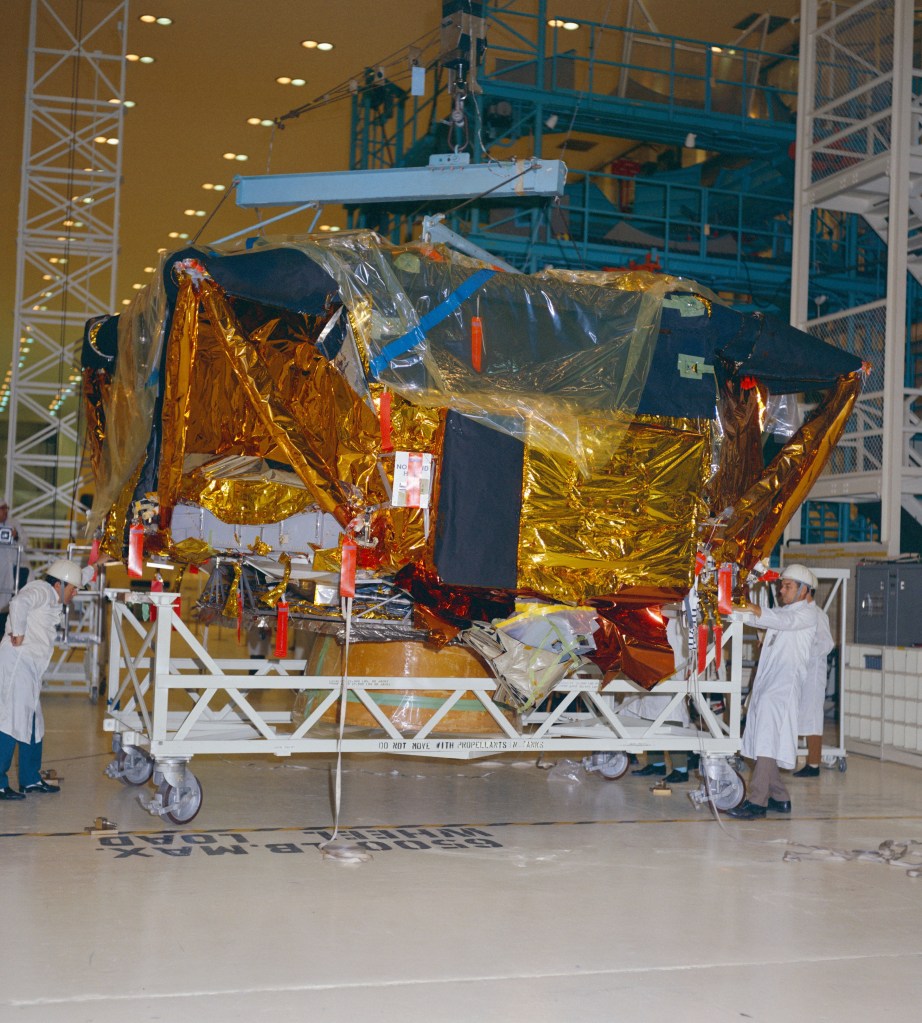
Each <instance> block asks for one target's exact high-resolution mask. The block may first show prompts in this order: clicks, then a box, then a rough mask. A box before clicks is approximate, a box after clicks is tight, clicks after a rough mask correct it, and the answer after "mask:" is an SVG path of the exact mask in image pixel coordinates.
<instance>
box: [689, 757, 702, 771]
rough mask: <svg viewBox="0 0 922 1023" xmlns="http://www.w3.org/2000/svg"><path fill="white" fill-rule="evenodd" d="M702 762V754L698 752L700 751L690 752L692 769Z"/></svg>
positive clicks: (690, 767) (690, 766)
mask: <svg viewBox="0 0 922 1023" xmlns="http://www.w3.org/2000/svg"><path fill="white" fill-rule="evenodd" d="M700 764H701V756H700V754H698V753H689V754H688V769H689V770H690V771H694V769H695V768H696V767H698V766H699V765H700Z"/></svg>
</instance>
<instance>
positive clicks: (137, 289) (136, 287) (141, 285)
mask: <svg viewBox="0 0 922 1023" xmlns="http://www.w3.org/2000/svg"><path fill="white" fill-rule="evenodd" d="M131 286H132V288H134V290H135V291H140V290H141V288H143V287H144V285H143V284H132V285H131Z"/></svg>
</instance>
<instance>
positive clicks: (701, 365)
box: [678, 354, 714, 380]
mask: <svg viewBox="0 0 922 1023" xmlns="http://www.w3.org/2000/svg"><path fill="white" fill-rule="evenodd" d="M678 368H679V376H680V377H682V378H683V379H684V380H700V379H701V378H702V377H703V376H704V374H705V373H713V372H714V367H713V366H712V365H711V364H710V363H707V362H705V361H704V360H703V359H702V358H701V356H700V355H681V354H680V355H679V366H678Z"/></svg>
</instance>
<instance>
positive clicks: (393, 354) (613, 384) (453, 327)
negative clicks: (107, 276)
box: [286, 232, 664, 466]
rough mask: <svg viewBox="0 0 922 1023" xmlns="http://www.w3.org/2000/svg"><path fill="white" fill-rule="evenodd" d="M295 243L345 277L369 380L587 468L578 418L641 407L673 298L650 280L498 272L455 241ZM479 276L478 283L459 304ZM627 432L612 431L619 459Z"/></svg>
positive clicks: (366, 235) (621, 420)
mask: <svg viewBox="0 0 922 1023" xmlns="http://www.w3.org/2000/svg"><path fill="white" fill-rule="evenodd" d="M286 244H287V245H289V246H294V247H296V248H299V249H301V250H302V251H304V252H305V254H306V255H308V256H309V257H310V258H311V259H313V260H314V261H315V262H316V263H318V264H319V265H320V266H321V267H323V269H324V270H326V272H327V273H329V274H330V276H331V277H333V278H334V279H335V280H336V282H337V284H338V285H339V287H340V293H341V295H342V296H343V300H344V302H345V305H346V307H347V308H348V309H349V311H350V317H349V320H350V323H351V326H352V329H353V331H354V333H355V338H356V341H357V342H358V343H359V346H360V349H362V352H361V354H362V355H363V357H364V361H365V362H366V364H367V367H368V371H369V373H370V375H371V376H372V377H374V376H376V375H377V376H378V377H379V379H380V380H381V382H382V383H384V384H386V385H387V386H388V387H389V388H391V389H392V390H394V391H395V392H396V393H397V394H400V395H402V396H403V397H404V398H406V399H407V400H410V401H412V402H413V403H414V404H417V405H424V406H428V407H431V408H450V409H454V410H455V411H457V412H461V413H464V414H465V415H468V416H470V417H471V418H473V419H476V420H478V421H480V422H483V423H485V424H487V425H489V426H491V427H493V428H495V429H498V430H500V431H502V432H504V433H508V434H510V435H512V436H514V437H516V438H518V439H519V440H522V441H523V442H524V441H527V442H528V443H529V444H530V445H532V446H534V447H537V448H539V449H541V450H544V451H547V452H556V453H560V454H567V455H569V456H570V457H572V458H574V459H575V460H576V461H577V462H578V463H579V464H580V465H581V466H585V465H586V464H587V462H588V457H589V452H588V451H587V448H586V443H587V442H586V440H585V439H584V437H583V435H582V431H583V427H582V424H581V421H580V419H581V417H582V416H584V415H587V414H590V413H591V414H592V415H593V418H594V421H595V422H598V417H599V415H600V414H604V415H605V416H607V417H609V418H610V421H611V423H612V425H620V427H621V429H622V430H624V429H627V426H628V425H629V423H630V421H631V418H632V416H633V413H634V412H635V411H636V410H637V407H638V405H639V403H640V398H641V394H642V392H643V388H644V383H645V381H646V377H647V372H648V371H649V367H650V360H651V357H652V352H653V349H654V342H655V338H656V334H657V331H658V329H659V321H660V312H661V308H662V296H663V293H664V287H663V286H662V285H659V284H657V283H655V281H654V279H653V278H652V276H651V280H650V282H649V284H648V287H647V288H645V289H643V290H641V289H639V288H638V290H620V289H616V288H602V287H598V286H597V285H596V284H595V283H594V282H593V283H590V282H571V281H567V280H563V279H557V278H555V277H554V276H552V275H545V276H543V277H538V276H535V277H528V276H525V275H522V274H508V273H503V272H500V271H497V272H492V271H491V270H489V268H486V267H485V265H484V264H482V263H479V262H477V261H476V260H472V259H470V258H468V257H466V256H462V255H459V254H458V253H456V252H453V251H452V250H450V249H447V248H445V247H441V246H429V245H414V246H405V247H402V248H394V247H391V246H388V245H386V244H385V243H383V242H381V240H380V239H378V238H377V236H376V235H374V234H372V233H370V232H356V233H349V234H342V235H337V236H336V238H334V239H329V240H327V239H324V243H323V244H319V243H318V242H317V241H314V240H311V239H292V240H290V241H289V242H287V243H286ZM477 274H482V275H483V276H482V278H480V280H481V281H482V283H480V284H479V286H478V287H476V288H475V289H474V290H473V291H472V292H471V293H470V294H469V295H467V296H466V297H460V296H463V295H464V294H465V292H464V287H465V284H466V283H467V282H469V281H471V280H472V278H474V277H475V275H477ZM475 317H476V318H477V319H479V321H480V323H479V324H478V328H479V336H481V337H482V344H480V343H479V342H478V331H476V330H474V329H472V327H473V324H472V321H473V319H474V318H475ZM478 348H479V351H478ZM382 361H383V368H380V372H378V373H377V374H376V373H375V372H374V370H375V369H376V368H379V367H380V366H381V363H382ZM478 367H479V368H478ZM618 436H619V435H618V434H614V435H613V434H612V433H611V432H609V434H608V436H607V440H608V443H609V444H610V445H613V446H612V447H611V449H610V450H609V452H608V453H609V454H612V453H613V451H614V450H615V449H616V447H617V441H618ZM594 439H596V438H595V437H594ZM594 454H595V456H596V457H597V456H598V452H594Z"/></svg>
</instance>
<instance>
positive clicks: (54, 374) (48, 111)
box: [0, 0, 129, 541]
mask: <svg viewBox="0 0 922 1023" xmlns="http://www.w3.org/2000/svg"><path fill="white" fill-rule="evenodd" d="M128 13H129V0H109V2H108V3H99V2H94V3H84V0H32V10H31V25H30V34H29V52H28V71H27V79H26V110H25V129H24V134H23V162H22V176H21V182H20V207H19V233H18V237H17V253H16V294H15V307H14V334H13V341H14V344H13V352H14V354H13V362H12V367H11V373H10V375H9V376H8V378H7V380H6V382H5V384H4V385H3V389H2V390H0V410H2V408H3V406H5V405H6V404H7V402H8V404H9V435H8V442H7V455H6V476H5V484H6V492H7V494H8V495H9V497H10V500H13V501H15V508H16V516H17V518H18V519H19V521H20V522H21V523H22V524H23V527H24V528H25V529H26V531H27V533H28V534H29V536H30V537H31V538H32V539H33V540H42V539H50V540H55V541H57V540H59V539H61V538H62V537H66V536H67V535H68V534H69V533H70V531H71V523H72V522H73V521H75V519H76V518H77V516H78V515H81V514H82V513H83V509H82V507H81V506H80V505H79V502H78V497H79V490H80V487H81V483H82V478H81V475H80V473H81V463H82V457H81V456H82V438H81V436H80V433H81V430H80V415H79V403H80V400H81V387H80V377H79V373H80V338H81V337H82V334H83V326H84V323H85V322H86V320H87V319H89V318H90V317H92V316H96V315H100V314H102V313H106V312H109V311H111V310H112V309H113V308H114V304H115V295H116V292H115V284H116V279H115V277H116V258H117V254H118V231H119V196H120V181H121V167H122V156H121V150H122V146H121V145H120V143H121V141H122V137H123V133H122V127H123V116H124V101H125V66H126V62H125V52H126V43H127V31H128V28H127V26H128ZM105 140H114V141H113V142H112V143H111V144H110V143H109V142H107V141H105ZM4 392H5V393H4ZM4 398H6V401H4Z"/></svg>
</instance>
